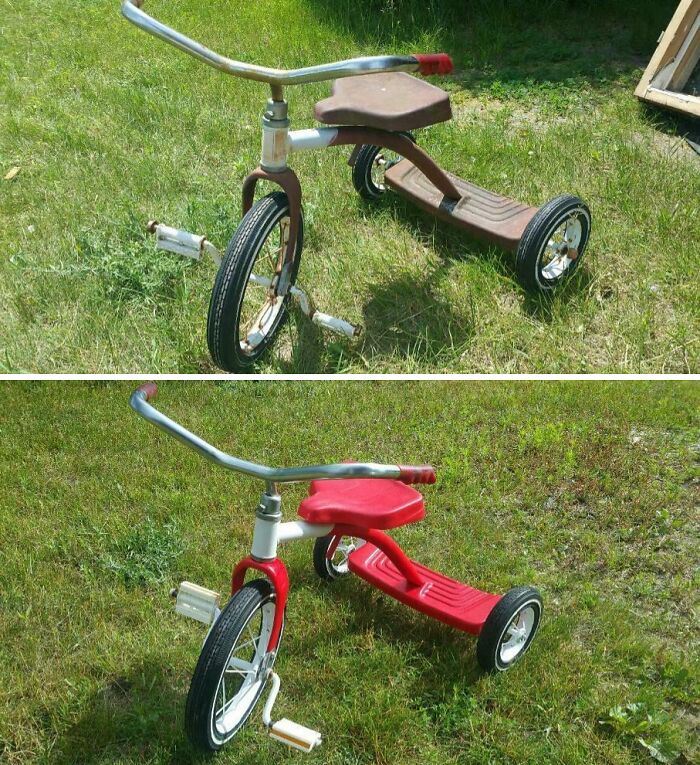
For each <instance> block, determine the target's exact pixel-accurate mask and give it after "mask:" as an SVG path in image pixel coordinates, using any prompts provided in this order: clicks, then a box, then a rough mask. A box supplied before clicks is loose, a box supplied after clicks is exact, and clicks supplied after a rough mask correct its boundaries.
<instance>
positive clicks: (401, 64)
mask: <svg viewBox="0 0 700 765" xmlns="http://www.w3.org/2000/svg"><path fill="white" fill-rule="evenodd" d="M142 6H143V0H122V14H123V15H124V16H125V17H126V18H127V19H128V20H129V21H130V22H131V23H132V24H135V25H136V26H137V27H139V28H140V29H143V30H144V31H145V32H148V33H149V34H152V35H154V36H155V37H159V38H160V39H161V40H165V42H167V43H170V44H171V45H174V46H175V47H176V48H179V49H180V50H183V51H185V53H189V54H190V55H191V56H194V57H195V58H198V59H199V60H200V61H203V62H204V63H205V64H209V66H213V67H214V68H215V69H220V70H221V71H222V72H226V73H227V74H233V75H235V76H237V77H243V78H245V79H248V80H258V81H260V82H268V83H269V84H270V85H273V86H277V87H281V86H283V85H298V84H300V83H304V82H322V81H323V80H332V79H337V78H338V77H351V76H354V75H358V74H370V73H373V72H417V71H423V69H422V65H421V62H420V61H419V60H418V59H417V58H416V57H415V56H367V57H364V58H352V59H348V60H346V61H335V62H333V63H331V64H321V65H320V66H307V67H304V68H302V69H269V68H267V67H263V66H255V65H254V64H246V63H244V62H242V61H234V60H233V59H230V58H226V57H225V56H222V55H220V54H219V53H216V52H215V51H213V50H210V49H209V48H207V47H205V46H204V45H202V44H201V43H198V42H196V41H195V40H192V39H190V38H189V37H186V36H185V35H183V34H181V33H180V32H177V31H176V30H175V29H172V28H171V27H169V26H166V25H165V24H163V23H161V22H160V21H158V20H157V19H154V18H152V17H151V16H149V15H148V14H147V13H145V12H144V11H142V10H141V8H142Z"/></svg>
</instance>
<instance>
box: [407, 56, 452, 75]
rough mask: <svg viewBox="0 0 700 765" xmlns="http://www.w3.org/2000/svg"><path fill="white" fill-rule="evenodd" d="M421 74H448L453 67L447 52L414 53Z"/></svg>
mask: <svg viewBox="0 0 700 765" xmlns="http://www.w3.org/2000/svg"><path fill="white" fill-rule="evenodd" d="M413 58H415V59H416V61H418V71H419V72H420V73H421V74H449V73H450V72H451V71H452V69H453V68H454V67H453V64H452V59H451V58H450V57H449V56H448V55H447V53H414V54H413Z"/></svg>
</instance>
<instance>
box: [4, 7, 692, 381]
mask: <svg viewBox="0 0 700 765" xmlns="http://www.w3.org/2000/svg"><path fill="white" fill-rule="evenodd" d="M675 5H676V2H675V0H662V2H652V1H651V0H644V1H643V2H641V3H640V2H634V3H633V2H631V0H614V1H612V2H607V3H591V2H582V3H573V2H564V1H563V0H556V1H555V0H548V1H547V2H542V3H537V4H534V5H533V4H532V3H526V2H520V0H516V2H506V1H505V0H499V1H498V2H482V1H480V0H471V2H469V3H467V4H465V3H462V2H457V1H456V0H440V2H436V1H432V0H431V1H430V2H426V1H425V0H420V2H419V1H418V0H405V1H404V2H401V3H399V2H395V1H394V0H364V1H363V2H359V3H358V2H355V1H354V0H353V2H350V1H349V0H342V1H338V0H333V1H332V2H331V0H266V2H260V3H242V2H241V3H232V2H223V1H222V0H217V2H212V3H207V4H201V3H198V2H195V1H194V0H174V2H170V3H164V2H162V0H152V2H150V5H148V7H147V10H149V11H151V12H152V13H154V14H155V15H156V16H158V17H162V18H163V19H164V20H165V21H166V22H170V23H171V24H173V25H175V26H177V27H180V28H182V29H183V30H186V31H187V32H189V34H191V35H192V36H194V37H195V38H198V39H201V40H203V41H206V42H207V43H208V44H209V45H210V46H212V47H213V48H215V49H219V50H222V51H225V52H228V53H230V54H231V55H233V56H236V57H240V58H241V59H244V60H250V61H254V62H258V63H265V64H268V65H270V66H276V65H277V66H285V67H293V66H299V65H305V64H311V63H315V62H320V61H326V60H332V59H337V58H341V57H346V56H355V55H361V54H371V53H376V52H390V51H396V52H411V51H415V50H442V49H444V50H447V51H449V52H450V53H451V54H452V55H453V56H454V58H455V62H456V71H455V73H454V75H453V76H451V77H449V78H447V79H445V80H441V81H440V83H439V84H441V85H442V86H444V87H445V88H446V89H447V90H449V91H450V93H451V96H452V101H453V107H454V112H455V119H454V121H453V122H452V123H450V124H446V125H439V126H435V127H434V128H432V129H429V130H427V131H423V132H421V135H420V136H419V139H420V142H421V143H422V144H423V145H424V146H425V147H426V148H427V149H428V150H429V151H430V152H431V153H433V154H434V156H435V157H436V158H437V159H438V161H439V162H441V163H442V164H444V165H445V166H446V167H448V168H450V169H452V170H453V171H455V172H457V173H458V174H461V175H463V176H465V177H468V178H469V179H471V180H473V181H475V182H476V183H479V184H481V185H483V186H486V187H488V188H493V189H494V190H497V191H499V192H501V193H505V194H509V195H512V196H514V197H517V198H520V199H523V200H525V201H527V202H529V203H532V204H541V203H543V202H544V201H545V200H547V199H548V198H550V197H552V196H555V195H557V194H559V193H562V192H566V191H568V192H573V193H577V194H579V195H581V196H582V197H584V198H585V199H586V200H587V201H588V202H589V204H590V206H591V208H592V210H593V216H594V231H593V239H592V242H591V246H590V251H589V256H588V258H587V263H586V266H585V268H583V269H582V271H581V273H580V274H579V275H578V276H577V278H576V279H575V281H574V283H572V284H571V285H570V286H569V287H567V288H566V289H564V290H563V291H562V292H561V293H560V294H558V295H557V296H556V297H555V298H554V300H553V301H551V302H543V301H539V300H533V299H531V298H528V297H526V296H525V295H524V294H523V293H522V291H521V290H520V289H519V287H518V286H517V285H516V283H515V281H514V273H513V263H512V258H511V257H510V256H509V255H506V254H504V253H502V252H500V251H498V250H496V249H493V248H489V247H486V246H483V245H481V244H479V243H477V242H476V241H474V240H472V239H470V238H469V237H467V236H465V235H463V234H462V233H460V232H458V231H456V230H455V231H453V230H451V229H449V228H447V227H446V226H445V225H444V224H437V223H435V222H434V221H433V220H432V219H430V218H429V217H426V216H425V215H423V214H422V213H420V212H418V211H416V210H414V209H413V208H411V207H410V206H408V205H407V204H405V203H404V202H403V201H402V200H401V199H399V198H396V197H390V198H387V199H386V200H382V202H381V203H380V204H379V205H376V206H367V205H365V204H363V203H362V202H361V200H360V199H359V198H358V197H357V196H356V195H355V194H354V192H353V191H352V187H351V183H350V179H349V170H348V168H347V166H346V164H345V159H346V155H347V153H346V152H343V151H328V152H324V153H313V154H309V155H300V156H298V157H295V158H294V167H295V169H297V171H298V172H299V175H300V177H301V179H302V184H303V187H304V194H305V215H306V222H307V239H306V244H305V250H304V252H305V255H304V258H303V262H302V268H301V272H300V276H299V283H300V285H301V286H303V287H305V288H308V289H309V290H310V291H311V293H312V295H313V296H314V298H315V299H316V301H317V303H318V304H319V305H320V306H321V308H322V309H323V310H325V311H327V312H329V313H332V314H334V315H337V316H341V317H343V318H347V319H348V320H350V321H353V322H359V323H361V324H363V325H364V327H365V332H364V334H363V336H362V338H361V339H359V340H356V341H352V342H351V341H346V340H342V339H341V340H339V339H337V338H336V337H333V336H328V335H324V334H323V333H322V332H320V331H319V330H317V329H316V328H315V327H312V326H311V325H309V323H308V322H307V321H306V320H305V319H304V318H303V317H300V316H298V315H297V316H295V317H294V318H293V320H292V322H291V323H290V326H289V329H288V330H287V331H286V337H283V338H282V339H281V342H280V343H279V344H278V352H277V353H276V354H273V355H271V356H270V357H268V359H267V360H266V361H265V363H264V364H263V365H262V366H261V368H260V371H264V372H334V371H348V372H441V371H450V372H470V371H477V372H490V371H498V372H523V371H527V372H532V371H537V372H590V371H596V372H688V371H696V372H697V371H698V363H697V360H698V290H697V274H698V252H699V251H700V204H699V202H698V200H700V161H699V160H698V158H697V156H696V155H695V154H693V153H692V151H691V150H690V149H688V148H687V147H686V146H685V144H684V142H683V140H682V136H683V135H684V134H685V133H686V132H688V131H689V130H690V129H692V126H689V125H687V124H686V123H684V122H683V121H682V120H680V119H677V118H675V117H673V116H670V115H668V114H667V113H665V112H662V111H658V110H650V109H646V108H644V107H642V106H641V105H640V104H639V103H637V101H636V100H635V98H634V96H633V89H634V85H635V83H636V81H637V80H638V78H639V76H640V74H641V71H642V69H643V67H644V65H645V64H646V62H647V61H648V59H649V57H650V55H651V52H652V51H653V49H654V47H655V41H656V38H657V37H658V34H659V32H660V30H661V29H663V27H664V25H665V24H666V23H667V21H668V19H669V18H670V16H671V14H672V12H673V9H674V7H675ZM2 8H3V18H2V23H1V24H0V33H1V35H2V37H1V41H2V43H1V44H2V51H3V55H2V60H1V62H0V68H1V71H2V87H3V102H4V104H5V105H6V109H5V110H4V113H3V115H2V128H1V129H0V167H1V168H2V175H4V174H5V172H6V171H7V170H9V169H10V168H11V167H15V166H17V167H19V168H20V172H19V174H18V175H17V176H16V177H15V178H14V179H13V180H11V181H0V216H1V217H2V226H1V227H0V248H1V249H2V252H3V257H2V258H1V259H0V370H1V371H5V372H61V371H70V372H97V373H103V372H138V371H141V372H154V371H159V372H202V371H204V372H207V371H212V367H211V362H210V361H209V358H208V354H207V351H206V343H205V321H206V311H207V306H208V300H209V291H210V288H211V284H212V281H213V277H214V271H213V268H212V267H211V266H209V265H206V264H194V263H191V262H188V261H184V260H180V259H178V258H177V257H175V256H170V255H168V254H163V253H158V254H156V253H154V251H153V245H152V242H151V241H149V240H147V238H146V237H145V235H144V234H143V233H142V230H143V223H144V221H145V220H147V219H148V218H150V217H158V219H160V220H164V221H167V222H168V223H170V224H171V225H176V226H180V227H184V228H190V229H191V230H196V231H204V232H206V233H208V235H209V236H210V238H211V239H212V240H213V241H214V242H215V243H216V244H217V245H219V246H221V247H223V246H225V244H226V242H227V240H228V238H229V237H230V236H231V234H232V232H233V231H234V229H235V226H236V224H237V222H238V220H239V217H240V209H239V208H240V199H239V186H240V182H241V180H242V178H243V177H244V176H245V175H246V174H247V172H248V171H249V170H250V169H251V168H252V167H254V166H255V164H256V163H257V159H258V152H259V140H260V138H259V116H260V112H261V109H262V106H263V103H264V98H265V97H266V92H265V89H264V87H263V86H260V85H256V84H253V83H249V82H245V81H240V80H234V79H232V78H227V77H225V76H224V75H222V74H221V73H218V72H216V71H214V70H211V69H209V68H208V67H205V66H203V65H202V64H200V63H199V62H197V61H195V60H194V59H191V58H189V57H186V56H184V55H183V54H180V53H178V52H177V51H175V50H173V49H171V48H170V47H168V46H166V45H165V44H163V43H160V42H158V41H156V40H154V39H152V38H150V37H147V36H146V35H144V34H143V33H142V32H140V31H139V30H137V29H135V28H133V27H131V26H130V25H127V23H126V22H125V21H124V20H123V19H122V18H121V17H120V15H119V13H118V2H117V0H81V2H79V3H61V2H58V0H41V1H40V0H2ZM525 20H526V21H525ZM327 91H328V86H327V85H314V86H309V87H304V88H297V89H294V90H290V92H289V97H290V99H291V116H292V119H293V124H294V125H295V126H296V127H303V126H307V125H309V124H310V123H311V113H312V107H313V103H314V101H315V100H317V99H318V98H320V97H322V96H324V95H325V94H326V93H327Z"/></svg>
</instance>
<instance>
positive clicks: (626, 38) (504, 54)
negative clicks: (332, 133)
mask: <svg viewBox="0 0 700 765" xmlns="http://www.w3.org/2000/svg"><path fill="white" fill-rule="evenodd" d="M306 2H307V4H309V5H310V6H311V7H313V8H314V9H315V10H316V11H317V12H318V14H319V16H322V18H324V19H325V20H327V23H328V24H329V25H331V26H333V27H335V28H340V29H341V30H342V31H343V32H344V33H345V34H346V35H350V36H352V38H353V39H354V40H355V41H356V43H357V44H358V45H361V46H365V47H370V46H371V47H375V48H378V50H376V53H391V52H396V50H397V49H404V50H406V49H408V50H409V51H410V50H415V49H416V46H421V45H426V44H428V45H432V46H436V47H439V48H440V49H441V50H445V51H446V52H448V53H449V54H450V55H451V56H452V57H453V59H454V62H455V67H456V71H455V74H454V75H453V77H452V81H453V82H457V83H460V84H462V85H469V86H470V87H471V88H476V89H477V90H479V89H480V88H488V87H489V86H490V85H491V84H492V83H494V82H496V81H498V82H502V83H503V82H505V83H512V84H515V83H518V82H524V81H530V80H534V81H540V82H543V81H547V82H566V83H567V84H572V83H580V84H582V85H583V84H586V85H587V86H589V87H591V88H597V87H603V88H605V87H609V84H610V79H611V78H614V77H617V76H619V75H621V74H626V73H630V72H633V71H634V70H638V69H640V68H642V67H643V66H645V65H646V62H647V61H648V59H649V57H650V56H651V54H652V52H653V51H654V49H655V47H656V40H657V38H658V35H659V32H660V31H661V30H662V29H664V27H665V26H666V24H667V23H668V20H669V19H670V18H671V16H672V14H673V12H674V10H675V7H676V5H677V2H676V0H661V1H656V0H610V1H609V2H606V3H573V2H567V1H566V0H548V2H543V3H531V2H526V1H525V0H495V2H492V1H487V0H470V1H468V2H463V1H462V0H402V1H401V2H396V1H395V0H353V1H352V2H350V1H349V0H306ZM592 30H595V31H594V33H592ZM543 41H546V42H544V44H543ZM424 52H433V51H424ZM640 73H641V72H640Z"/></svg>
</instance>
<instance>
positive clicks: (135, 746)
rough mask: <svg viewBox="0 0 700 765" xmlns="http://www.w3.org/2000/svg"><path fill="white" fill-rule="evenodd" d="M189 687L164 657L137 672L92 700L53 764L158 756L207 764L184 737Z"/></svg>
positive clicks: (59, 743) (137, 667) (144, 663)
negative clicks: (184, 715)
mask: <svg viewBox="0 0 700 765" xmlns="http://www.w3.org/2000/svg"><path fill="white" fill-rule="evenodd" d="M186 682H187V681H186V680H185V679H183V680H182V681H180V680H179V679H178V678H177V677H175V675H174V673H173V670H172V668H171V667H170V665H168V664H167V663H166V662H165V661H163V657H162V656H161V655H158V656H155V655H154V656H149V657H148V658H146V659H145V660H144V661H142V662H140V663H139V664H138V665H135V666H132V667H131V668H130V669H129V670H128V671H127V672H125V673H124V674H122V675H120V676H119V677H115V678H112V679H111V680H110V681H108V682H106V684H105V685H104V686H103V687H102V688H100V689H99V690H97V691H96V692H95V693H94V694H93V695H92V697H91V698H90V699H89V701H88V702H87V703H86V704H85V707H84V711H83V714H82V716H81V717H80V718H79V719H78V720H77V721H76V722H74V723H73V725H72V726H71V727H70V728H68V729H67V730H66V731H65V732H64V733H63V734H62V735H60V736H59V737H58V740H57V742H56V746H55V748H54V750H53V751H52V753H51V762H52V763H56V765H69V764H70V765H73V763H80V765H89V763H97V762H105V761H106V760H110V761H112V759H113V758H114V755H115V754H116V753H117V752H118V753H119V759H120V760H122V759H123V760H127V759H130V758H131V757H133V759H134V761H136V760H139V761H141V760H144V759H148V755H149V754H150V755H154V754H155V753H156V752H157V753H159V754H160V756H161V757H163V761H167V762H170V763H204V762H206V761H208V759H207V758H206V756H204V755H200V754H199V753H197V752H196V751H195V750H194V749H193V748H192V747H191V746H190V744H189V742H188V741H187V740H186V738H185V737H184V735H183V733H182V713H183V710H184V702H185V697H186V693H187V691H186ZM115 761H116V759H115Z"/></svg>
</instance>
